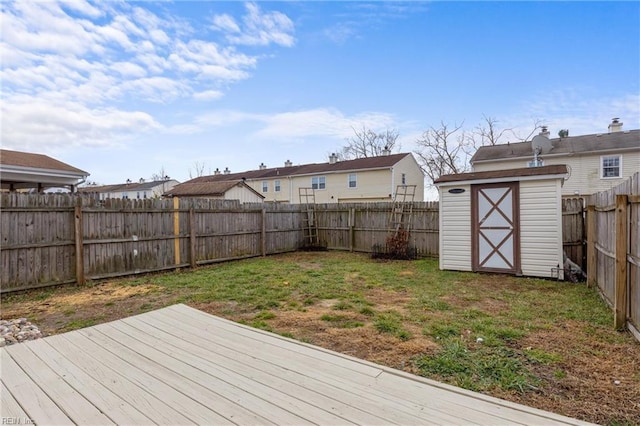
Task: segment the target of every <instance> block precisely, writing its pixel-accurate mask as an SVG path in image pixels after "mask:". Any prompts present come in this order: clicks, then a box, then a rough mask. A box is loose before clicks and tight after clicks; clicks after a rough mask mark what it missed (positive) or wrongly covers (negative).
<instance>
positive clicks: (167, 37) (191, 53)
mask: <svg viewBox="0 0 640 426" xmlns="http://www.w3.org/2000/svg"><path fill="white" fill-rule="evenodd" d="M144 6H145V4H144V3H139V4H136V3H126V2H105V3H97V4H93V3H88V2H86V1H65V0H59V1H55V0H52V1H47V2H9V3H3V6H2V9H1V10H0V20H1V22H2V25H3V30H2V32H3V37H2V41H0V54H1V55H2V59H3V61H2V68H1V69H0V79H2V82H3V84H2V87H1V88H0V94H1V95H2V96H1V99H0V107H1V108H2V111H3V116H2V124H3V135H2V136H3V137H2V144H3V146H6V147H11V148H25V147H27V146H33V141H36V140H37V141H39V143H40V144H42V142H43V141H46V143H48V144H53V145H55V144H67V145H73V144H80V145H96V144H97V145H102V144H109V143H110V141H113V143H114V144H117V143H118V142H117V141H118V140H119V137H118V135H119V134H125V133H126V132H132V133H137V132H144V131H148V130H151V129H158V128H161V127H162V126H160V125H159V124H158V123H157V119H156V118H154V116H153V113H152V112H151V111H152V110H153V104H158V103H160V104H168V103H170V102H173V101H175V100H178V99H196V100H199V101H214V100H216V99H219V98H221V97H222V96H223V95H224V91H225V89H226V88H227V87H228V85H229V84H230V83H233V82H237V81H240V80H243V79H247V78H250V76H251V73H252V71H253V70H254V69H255V67H256V65H257V62H258V58H259V56H258V55H259V53H256V52H255V50H254V51H253V52H252V53H251V54H247V53H243V52H242V51H240V50H238V47H237V46H235V45H240V44H252V45H258V46H265V45H267V44H270V43H275V44H278V45H281V46H290V45H292V44H293V40H294V39H293V31H294V28H293V24H292V22H291V21H290V20H289V18H288V17H286V16H285V15H283V14H281V13H279V12H267V13H264V14H263V13H262V12H261V11H260V9H259V8H258V6H257V5H256V4H254V3H249V4H247V10H246V14H245V16H244V17H243V18H242V20H241V24H240V27H239V28H240V31H239V32H236V33H235V35H234V36H233V37H232V38H231V39H232V40H234V42H233V45H232V44H228V45H221V44H219V43H216V42H214V41H211V40H205V39H203V38H200V37H198V33H199V32H201V31H206V29H205V28H193V27H191V24H189V23H187V22H186V21H183V20H180V19H179V18H175V17H173V16H170V15H169V14H166V15H163V14H162V12H152V11H151V9H147V8H145V7H144ZM229 19H230V20H234V18H233V17H230V16H229ZM227 29H228V30H233V28H232V27H229V26H228V25H227ZM234 37H235V38H234ZM229 43H231V42H229ZM93 121H95V123H93ZM186 127H189V126H186ZM65 129H68V130H66V131H65Z"/></svg>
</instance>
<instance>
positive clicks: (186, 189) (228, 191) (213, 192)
mask: <svg viewBox="0 0 640 426" xmlns="http://www.w3.org/2000/svg"><path fill="white" fill-rule="evenodd" d="M165 195H166V196H167V197H181V198H182V197H197V198H211V199H218V200H238V201H240V202H241V203H261V202H262V201H263V200H264V197H263V196H262V194H260V193H258V192H257V191H255V190H254V189H253V188H251V187H250V186H249V185H247V184H246V183H245V182H244V181H242V180H238V181H233V180H227V181H220V182H185V183H181V184H179V185H176V186H175V187H174V188H173V189H172V190H171V191H168V192H167V193H165Z"/></svg>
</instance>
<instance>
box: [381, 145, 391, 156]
mask: <svg viewBox="0 0 640 426" xmlns="http://www.w3.org/2000/svg"><path fill="white" fill-rule="evenodd" d="M382 155H384V156H387V155H391V150H390V149H389V147H388V146H387V145H385V146H384V149H383V150H382Z"/></svg>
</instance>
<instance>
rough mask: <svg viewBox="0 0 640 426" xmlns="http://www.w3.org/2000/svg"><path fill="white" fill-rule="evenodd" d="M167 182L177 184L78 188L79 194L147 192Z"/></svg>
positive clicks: (152, 183)
mask: <svg viewBox="0 0 640 426" xmlns="http://www.w3.org/2000/svg"><path fill="white" fill-rule="evenodd" d="M167 182H177V181H176V180H173V179H171V180H155V181H151V182H131V183H116V184H113V185H98V186H85V187H82V188H79V189H78V190H79V191H80V192H99V193H107V192H131V191H148V190H151V189H153V188H155V187H157V186H160V185H162V184H166V183H167Z"/></svg>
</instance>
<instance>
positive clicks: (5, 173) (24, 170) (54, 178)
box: [0, 149, 89, 191]
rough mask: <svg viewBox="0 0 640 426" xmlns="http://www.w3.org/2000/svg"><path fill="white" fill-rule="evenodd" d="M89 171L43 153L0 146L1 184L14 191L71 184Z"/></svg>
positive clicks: (74, 186)
mask: <svg viewBox="0 0 640 426" xmlns="http://www.w3.org/2000/svg"><path fill="white" fill-rule="evenodd" d="M87 176H89V173H87V172H85V171H84V170H80V169H78V168H76V167H73V166H70V165H69V164H67V163H63V162H62V161H59V160H56V159H54V158H51V157H49V156H47V155H43V154H34V153H31V152H20V151H11V150H8V149H0V187H2V189H3V190H9V191H16V190H25V189H35V188H37V189H38V191H42V190H44V189H47V188H71V190H73V189H74V188H76V186H77V185H78V184H79V183H80V182H83V181H84V179H86V178H87Z"/></svg>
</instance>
